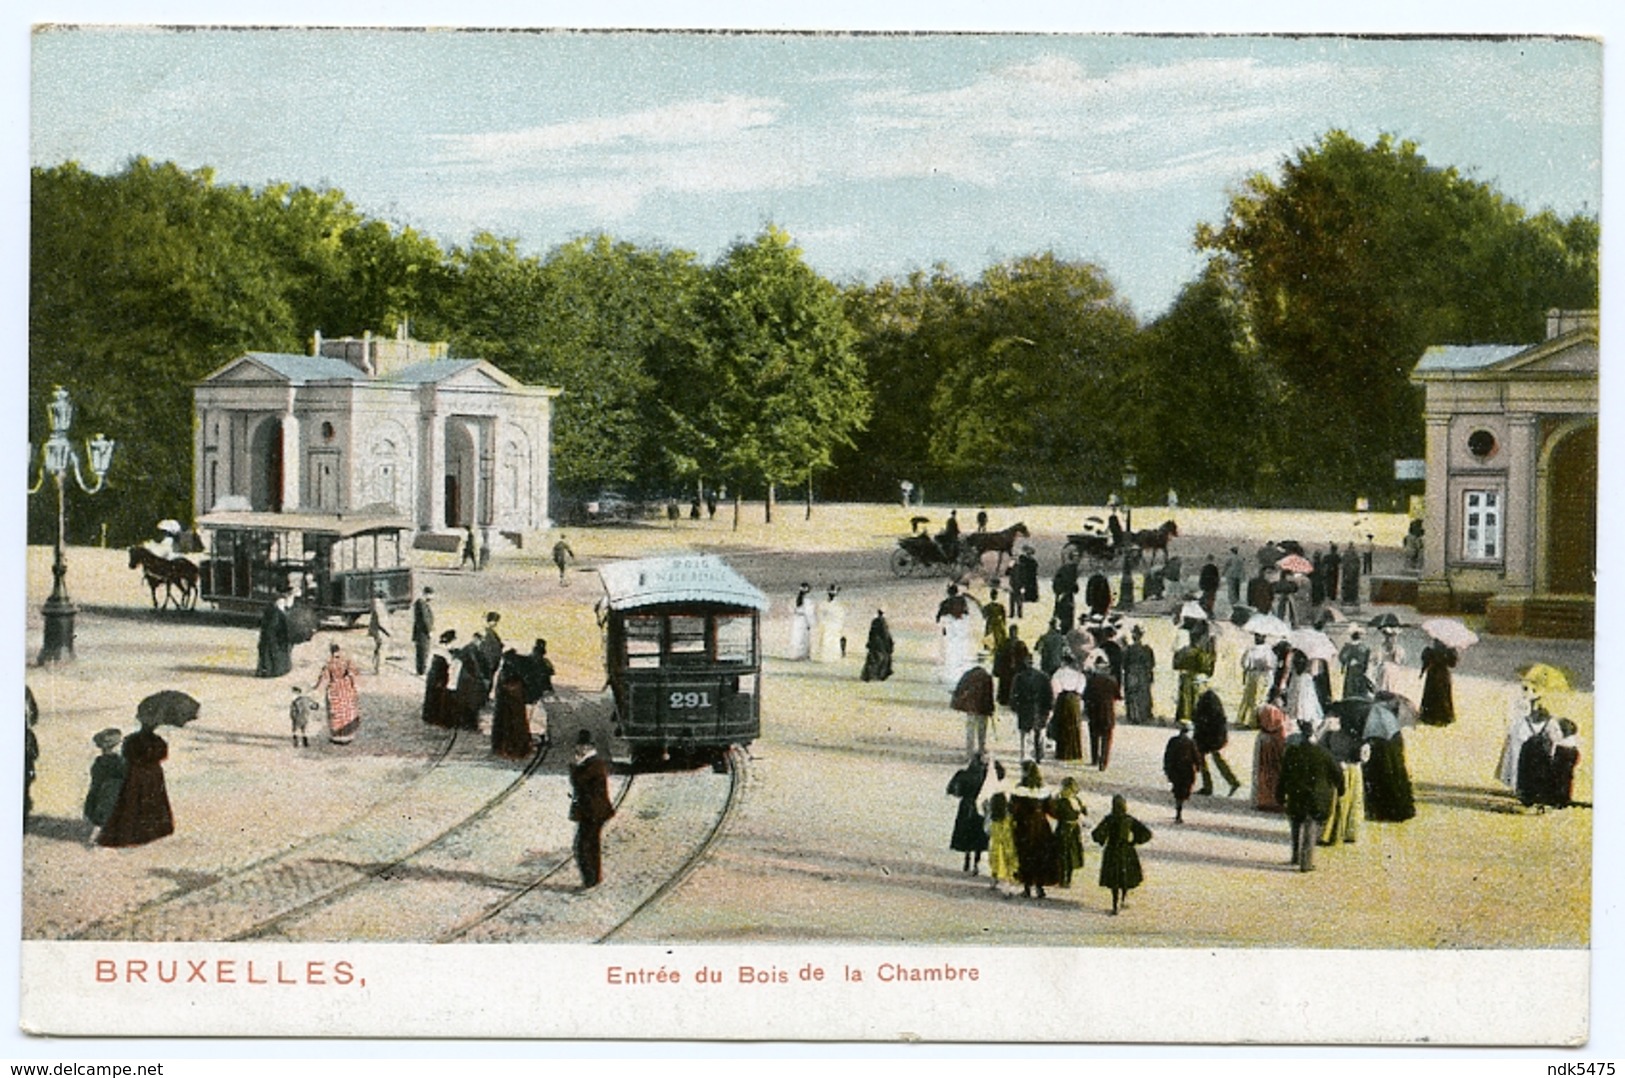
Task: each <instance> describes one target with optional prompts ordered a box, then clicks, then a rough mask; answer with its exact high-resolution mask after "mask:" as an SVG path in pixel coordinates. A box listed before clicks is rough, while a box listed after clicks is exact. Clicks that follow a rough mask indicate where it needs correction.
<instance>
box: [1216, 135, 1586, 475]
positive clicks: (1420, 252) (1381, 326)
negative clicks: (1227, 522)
mask: <svg viewBox="0 0 1625 1078" xmlns="http://www.w3.org/2000/svg"><path fill="white" fill-rule="evenodd" d="M1596 238H1597V231H1596V224H1595V221H1593V220H1590V219H1588V218H1583V217H1582V218H1574V219H1571V220H1568V221H1562V220H1559V219H1558V218H1556V217H1555V216H1554V215H1551V214H1537V215H1535V216H1529V215H1527V214H1526V213H1525V212H1524V211H1523V210H1522V209H1521V208H1520V207H1519V206H1517V205H1516V204H1515V203H1513V202H1511V201H1509V200H1507V199H1505V198H1504V197H1502V196H1501V195H1500V194H1498V193H1497V192H1496V191H1495V190H1494V189H1493V188H1491V187H1490V186H1488V185H1486V184H1483V183H1479V182H1477V181H1474V180H1470V179H1468V178H1466V177H1463V176H1462V175H1460V174H1459V173H1458V172H1457V171H1456V170H1455V169H1453V168H1439V167H1436V166H1433V165H1430V164H1429V163H1428V162H1427V160H1426V159H1425V158H1423V156H1422V155H1421V154H1420V153H1419V152H1418V150H1417V147H1416V146H1415V145H1414V144H1413V143H1410V142H1401V141H1396V140H1395V139H1393V138H1392V137H1389V136H1386V135H1385V136H1383V137H1381V138H1379V139H1377V141H1376V142H1374V143H1372V144H1371V145H1370V146H1366V145H1364V144H1362V143H1361V142H1359V141H1358V140H1356V139H1353V138H1351V137H1350V136H1348V135H1347V134H1345V133H1343V132H1341V131H1332V132H1330V133H1328V134H1327V135H1325V136H1324V137H1323V138H1321V139H1320V141H1319V142H1317V143H1316V144H1315V145H1314V146H1312V147H1309V148H1307V149H1304V150H1301V151H1299V153H1298V154H1297V155H1296V156H1295V157H1293V158H1292V159H1290V160H1288V161H1286V162H1284V163H1283V165H1282V167H1281V174H1280V177H1279V178H1278V179H1276V178H1271V177H1269V176H1263V175H1259V176H1255V177H1253V178H1252V179H1250V180H1249V181H1247V183H1246V184H1245V185H1244V186H1243V188H1242V189H1241V190H1240V191H1239V192H1237V193H1236V194H1235V195H1234V196H1233V197H1232V199H1231V201H1230V205H1229V209H1228V213H1227V214H1226V217H1225V219H1224V221H1223V222H1222V223H1221V224H1220V225H1218V226H1217V227H1209V226H1203V227H1202V228H1201V229H1200V230H1199V232H1198V236H1197V243H1198V246H1199V247H1202V248H1205V249H1207V250H1210V251H1213V252H1215V253H1216V255H1217V256H1219V257H1220V258H1221V259H1222V260H1223V262H1224V265H1225V267H1226V268H1227V269H1228V270H1229V271H1230V272H1233V273H1234V275H1235V279H1236V281H1237V283H1238V284H1239V286H1240V289H1241V293H1242V295H1243V296H1244V298H1245V303H1246V309H1247V317H1248V322H1249V325H1250V329H1251V332H1252V334H1253V335H1254V336H1255V337H1256V340H1257V342H1258V347H1259V350H1260V355H1261V356H1262V358H1263V359H1264V360H1265V362H1267V363H1268V364H1269V366H1270V367H1271V368H1272V369H1273V370H1274V371H1276V372H1277V373H1278V374H1279V376H1280V379H1281V386H1282V390H1283V396H1282V398H1281V400H1280V406H1279V414H1280V415H1281V416H1282V419H1283V423H1284V422H1286V417H1291V424H1290V425H1292V426H1294V427H1296V428H1297V429H1298V430H1299V431H1300V432H1301V445H1300V451H1298V452H1296V453H1293V454H1290V455H1289V456H1288V457H1287V458H1286V459H1283V460H1282V461H1281V462H1280V463H1281V465H1282V469H1283V479H1284V480H1286V481H1287V482H1288V483H1290V484H1291V485H1293V486H1296V487H1299V488H1301V489H1304V490H1305V491H1312V490H1317V489H1318V490H1321V491H1336V492H1338V493H1339V494H1340V495H1341V494H1343V493H1350V492H1351V488H1352V491H1377V490H1382V489H1384V488H1385V487H1386V485H1387V484H1389V483H1390V482H1391V461H1392V459H1393V458H1395V457H1408V456H1419V455H1420V454H1421V450H1422V429H1421V408H1420V398H1419V395H1418V391H1417V390H1416V389H1415V388H1414V387H1412V386H1411V385H1410V384H1409V375H1410V372H1411V369H1412V368H1413V367H1414V366H1415V364H1416V360H1417V358H1418V357H1419V356H1420V355H1421V353H1422V350H1423V349H1424V348H1426V347H1427V346H1428V345H1431V344H1441V343H1455V344H1470V343H1487V342H1496V343H1521V342H1532V341H1535V340H1538V339H1539V338H1540V335H1541V317H1542V314H1543V312H1544V311H1545V310H1546V309H1547V308H1550V307H1595V306H1596V304H1597V248H1596V243H1595V241H1596Z"/></svg>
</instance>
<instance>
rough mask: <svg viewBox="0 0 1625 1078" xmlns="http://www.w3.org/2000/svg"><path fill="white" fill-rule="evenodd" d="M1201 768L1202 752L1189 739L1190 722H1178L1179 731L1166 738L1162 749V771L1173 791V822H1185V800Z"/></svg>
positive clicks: (1188, 798)
mask: <svg viewBox="0 0 1625 1078" xmlns="http://www.w3.org/2000/svg"><path fill="white" fill-rule="evenodd" d="M1201 770H1202V752H1201V750H1200V749H1198V748H1197V747H1196V742H1194V741H1192V740H1191V724H1190V723H1188V722H1182V723H1180V724H1179V732H1178V733H1176V734H1175V735H1174V736H1173V737H1171V738H1169V739H1168V747H1167V748H1165V749H1163V750H1162V773H1163V774H1164V775H1166V776H1167V777H1168V784H1169V785H1170V786H1172V787H1173V791H1174V822H1175V823H1184V822H1185V802H1187V801H1189V800H1190V799H1191V789H1192V788H1193V787H1194V786H1195V785H1196V776H1197V773H1198V772H1200V771H1201Z"/></svg>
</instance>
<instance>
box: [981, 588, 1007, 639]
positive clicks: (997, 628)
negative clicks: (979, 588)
mask: <svg viewBox="0 0 1625 1078" xmlns="http://www.w3.org/2000/svg"><path fill="white" fill-rule="evenodd" d="M1009 635H1010V622H1009V617H1008V616H1007V615H1006V613H1005V609H1004V604H1003V603H1001V602H999V588H998V585H996V584H995V585H994V586H993V587H992V588H989V589H988V596H987V602H985V603H983V604H982V646H983V647H984V648H986V649H987V652H988V654H989V655H997V654H998V653H999V651H1000V650H1001V649H1003V647H1004V642H1005V640H1006V638H1008V637H1009Z"/></svg>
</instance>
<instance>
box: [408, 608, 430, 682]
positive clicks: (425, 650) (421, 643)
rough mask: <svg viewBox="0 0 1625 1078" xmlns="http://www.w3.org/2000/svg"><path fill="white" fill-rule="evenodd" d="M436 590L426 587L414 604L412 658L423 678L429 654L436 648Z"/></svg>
mask: <svg viewBox="0 0 1625 1078" xmlns="http://www.w3.org/2000/svg"><path fill="white" fill-rule="evenodd" d="M433 603H434V589H433V588H431V587H428V586H425V587H424V589H423V594H422V595H420V596H418V599H417V601H416V602H415V603H413V604H412V656H413V667H414V669H416V670H417V672H418V677H422V676H423V675H424V674H425V673H426V672H427V671H428V668H429V653H430V651H432V650H433V648H434V605H433Z"/></svg>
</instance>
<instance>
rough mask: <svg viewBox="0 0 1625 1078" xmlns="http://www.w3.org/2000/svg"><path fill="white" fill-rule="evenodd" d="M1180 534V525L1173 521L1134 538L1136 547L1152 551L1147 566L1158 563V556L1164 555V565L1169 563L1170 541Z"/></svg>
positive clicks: (1135, 534)
mask: <svg viewBox="0 0 1625 1078" xmlns="http://www.w3.org/2000/svg"><path fill="white" fill-rule="evenodd" d="M1178 534H1179V525H1177V524H1175V523H1174V522H1173V521H1171V520H1165V521H1163V522H1162V524H1161V525H1160V526H1158V527H1156V528H1153V529H1151V530H1150V531H1138V532H1135V533H1134V535H1133V536H1132V541H1133V543H1134V545H1135V546H1136V547H1137V548H1139V549H1140V550H1142V551H1150V554H1151V556H1150V557H1149V558H1148V559H1147V560H1146V564H1147V565H1152V564H1155V563H1156V560H1157V554H1158V553H1161V554H1162V560H1163V562H1164V563H1166V562H1167V561H1168V540H1169V539H1170V538H1172V537H1173V536H1176V535H1178Z"/></svg>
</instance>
